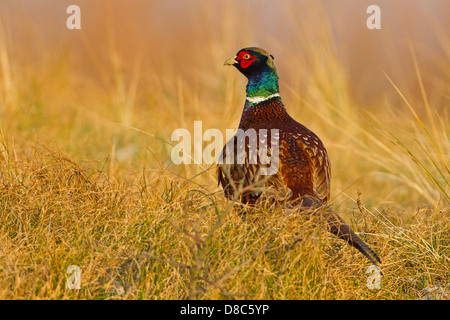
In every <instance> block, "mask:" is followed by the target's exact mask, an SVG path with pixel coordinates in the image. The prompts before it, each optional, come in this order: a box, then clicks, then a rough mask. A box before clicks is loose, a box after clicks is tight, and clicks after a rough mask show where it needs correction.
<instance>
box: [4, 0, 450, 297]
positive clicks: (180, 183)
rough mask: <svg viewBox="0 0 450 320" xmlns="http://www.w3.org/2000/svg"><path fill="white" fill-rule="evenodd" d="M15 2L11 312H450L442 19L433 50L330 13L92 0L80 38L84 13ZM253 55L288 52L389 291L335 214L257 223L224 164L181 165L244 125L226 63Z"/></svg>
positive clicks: (8, 228)
mask: <svg viewBox="0 0 450 320" xmlns="http://www.w3.org/2000/svg"><path fill="white" fill-rule="evenodd" d="M357 2H358V3H359V4H356V3H357ZM381 2H383V1H381ZM16 3H20V1H18V2H14V1H5V2H2V4H0V129H1V132H0V219H1V221H0V298H2V299H187V298H191V299H195V298H196V299H419V298H445V297H447V298H448V294H449V293H448V292H449V291H450V287H449V284H450V239H449V238H450V236H449V235H450V222H449V221H450V219H449V216H450V202H449V200H450V199H449V194H450V187H449V182H450V172H449V169H448V163H449V154H450V134H449V130H448V125H449V123H450V122H449V119H450V115H449V108H448V105H449V102H450V86H449V80H450V69H449V66H450V64H449V62H450V51H449V46H450V37H449V34H448V32H446V30H449V28H448V25H447V26H446V25H445V24H443V23H446V22H443V21H442V20H439V19H438V18H436V17H435V16H433V14H430V13H429V11H427V10H428V9H427V10H423V12H424V13H423V15H422V16H421V20H420V22H421V26H422V27H425V28H426V29H427V30H429V32H430V34H431V35H432V36H433V38H434V39H436V41H435V42H433V43H432V44H430V43H428V42H427V43H426V42H421V40H423V39H419V38H414V33H412V35H413V36H412V38H408V37H406V36H405V35H404V34H402V33H401V32H400V31H399V30H403V29H402V28H400V27H405V25H407V21H406V20H405V21H403V23H404V25H401V26H400V27H399V26H396V25H395V23H394V22H393V21H395V19H394V18H393V16H391V18H389V15H388V14H386V15H384V16H386V20H383V21H384V22H383V23H384V24H383V28H384V29H382V30H387V32H386V31H375V32H378V33H369V31H367V30H365V24H364V23H365V20H364V19H362V20H361V21H362V25H361V26H359V27H358V28H360V29H358V28H354V26H352V25H351V24H350V25H349V24H348V23H347V24H345V23H343V22H342V21H340V20H341V19H344V18H345V15H344V13H345V12H346V10H343V9H342V8H341V9H340V10H341V11H339V8H334V7H333V5H332V4H331V2H327V1H323V2H322V4H321V5H317V4H315V5H311V4H307V2H299V3H291V2H282V3H281V4H280V5H278V6H277V8H276V9H275V8H270V7H269V9H274V10H272V11H271V10H268V9H267V8H266V9H265V8H264V7H260V6H255V4H254V3H253V2H248V3H247V2H246V4H245V5H243V6H242V7H241V4H240V2H237V1H236V2H231V1H230V2H229V1H227V2H225V3H214V4H211V2H201V1H198V2H194V4H192V6H189V7H186V8H181V9H180V8H178V10H174V7H171V6H170V5H168V4H162V3H160V2H157V1H154V2H145V3H144V2H138V1H131V2H130V3H131V4H129V5H127V6H125V5H116V4H114V5H113V4H111V3H112V2H109V1H96V4H92V3H89V1H80V6H81V8H82V14H83V16H82V17H83V18H82V30H79V31H68V30H67V29H65V19H66V17H67V15H66V14H65V8H66V7H67V6H68V5H69V4H72V3H69V1H68V2H65V1H58V6H56V7H55V6H54V2H52V1H42V8H41V10H46V11H45V12H46V14H45V15H41V16H40V15H33V14H32V13H31V12H30V10H31V9H32V8H31V7H28V6H27V5H23V6H21V5H17V4H16ZM333 3H334V2H333ZM383 3H384V5H385V6H388V4H387V2H383ZM399 3H400V2H399ZM200 4H202V5H200ZM354 4H355V6H356V8H359V7H358V6H360V7H361V8H362V12H363V13H365V8H363V7H364V4H361V1H356V2H355V3H354ZM370 4H371V3H370ZM441 5H442V6H443V8H447V9H448V8H449V5H448V4H447V3H442V4H441ZM366 7H367V6H366ZM344 9H345V8H344ZM403 9H404V8H403V7H402V6H401V4H397V5H393V7H392V10H393V11H394V12H395V10H397V12H402V10H403ZM336 10H337V11H336ZM355 10H356V9H355ZM429 10H430V11H431V12H432V13H434V11H432V9H429ZM180 11H181V12H182V13H181V12H180ZM267 11H271V12H267ZM442 11H445V10H444V9H442ZM5 12H7V13H8V15H6V14H4V13H5ZM43 12H44V11H42V12H41V13H43ZM255 12H256V14H257V15H259V16H260V17H262V18H261V19H263V20H262V21H264V19H267V24H268V26H265V27H264V26H262V25H261V21H259V22H258V20H257V19H256V18H254V16H255ZM330 12H333V14H330ZM411 12H412V13H411V14H412V15H413V16H414V17H415V18H417V16H418V15H419V16H420V14H419V13H420V12H422V11H421V10H420V8H414V6H413V8H412V9H411ZM250 13H252V14H250ZM269 13H272V14H273V15H274V20H273V21H272V20H269V19H268V17H270V15H269ZM348 14H355V12H354V11H352V10H350V11H348ZM148 15H150V16H151V19H150V18H148ZM391 15H393V13H391ZM356 16H357V15H356ZM42 17H45V19H43V18H42ZM169 17H170V18H171V19H169ZM249 17H253V18H249ZM300 17H301V19H300ZM363 17H366V15H365V14H363ZM275 18H276V19H275ZM277 19H278V20H277ZM405 19H406V18H405ZM166 20H167V21H166ZM332 20H338V22H336V21H334V22H333V21H332ZM344 20H345V19H344ZM339 21H340V23H339ZM445 21H446V20H445ZM336 25H337V26H339V28H341V29H339V28H337V29H336ZM260 29H263V30H264V32H263V35H261V32H260ZM350 29H351V30H356V31H355V33H354V34H353V37H352V38H350V37H349V36H348V35H346V34H347V33H346V31H347V30H350ZM339 30H341V31H339ZM391 37H396V39H400V40H399V41H392V38H391ZM349 38H350V40H349ZM354 41H359V42H360V43H361V44H360V45H356V46H352V43H353V42H354ZM371 41H372V42H376V43H379V44H380V45H379V48H376V46H372V47H370V48H371V49H372V51H371V52H368V51H367V50H368V49H367V47H368V46H369V45H370V43H371ZM359 42H358V43H359ZM247 45H258V46H261V47H265V48H266V49H268V50H269V51H271V52H273V54H274V55H275V57H276V59H275V62H276V65H277V67H278V70H279V75H280V86H281V94H282V96H283V99H284V102H285V104H286V106H287V109H288V111H289V112H290V113H291V114H292V115H293V116H294V118H296V119H298V120H299V121H300V122H302V123H304V124H305V125H306V126H308V127H309V128H311V129H312V130H314V131H315V132H316V133H317V134H318V135H319V136H320V137H321V139H322V140H323V141H324V143H325V145H326V147H327V149H328V152H329V154H330V158H331V162H332V170H333V180H332V202H331V206H332V207H333V208H334V209H336V210H337V211H338V212H339V214H341V215H342V216H343V218H344V219H345V220H346V221H347V222H348V223H349V224H350V225H351V226H352V228H353V229H354V230H355V231H356V232H357V233H358V234H359V235H360V236H361V237H362V238H363V239H364V240H365V241H366V242H367V243H368V244H369V245H370V246H371V247H372V248H374V249H375V251H376V252H377V253H378V255H379V256H380V257H381V259H382V261H383V264H382V265H381V268H382V270H383V274H384V276H383V277H382V278H381V288H380V289H379V290H377V289H372V290H371V289H368V287H367V286H366V283H367V278H368V276H369V274H366V269H367V267H368V266H369V264H368V263H367V261H366V260H365V258H364V257H363V256H362V255H361V254H359V253H358V252H357V251H355V250H354V249H352V248H350V247H349V246H348V245H346V244H345V243H343V242H342V241H340V240H338V239H336V238H335V237H333V236H331V235H329V234H327V233H326V232H325V228H323V226H322V225H321V223H320V219H318V218H317V219H310V220H308V219H305V217H304V215H302V214H300V213H298V212H295V211H285V210H282V209H280V208H273V207H271V206H269V205H268V206H266V207H263V208H259V209H258V210H256V212H253V213H251V214H248V215H246V216H240V215H238V210H237V209H235V208H233V206H232V203H230V202H228V201H226V200H225V199H224V197H223V194H222V192H221V190H220V189H219V188H218V187H217V182H216V180H215V172H214V167H213V166H207V165H185V166H176V165H174V164H172V163H171V160H170V154H171V143H172V144H173V142H171V141H170V136H171V133H172V131H173V130H174V129H177V128H186V129H188V130H192V129H193V121H194V120H202V121H203V130H206V129H208V128H219V129H221V130H222V131H223V132H224V131H225V129H226V128H236V126H237V124H238V121H239V117H240V113H241V111H242V104H243V100H244V95H245V92H244V85H245V81H244V79H243V77H242V76H241V75H239V74H238V72H237V71H236V70H231V69H224V68H223V67H222V64H223V61H224V60H225V59H226V58H228V57H230V56H232V55H234V54H235V52H236V51H237V50H238V49H240V48H241V47H244V46H247ZM369 51H370V50H369ZM383 71H384V72H383ZM294 243H295V245H292V244H294ZM70 265H77V266H79V267H80V269H81V272H82V274H81V288H80V289H79V290H78V289H68V287H67V283H66V282H67V279H68V277H69V276H70V275H69V274H67V273H66V271H67V268H68V267H69V266H70Z"/></svg>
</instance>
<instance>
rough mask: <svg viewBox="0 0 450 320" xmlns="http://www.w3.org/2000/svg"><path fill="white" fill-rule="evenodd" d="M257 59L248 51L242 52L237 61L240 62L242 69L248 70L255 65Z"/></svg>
mask: <svg viewBox="0 0 450 320" xmlns="http://www.w3.org/2000/svg"><path fill="white" fill-rule="evenodd" d="M255 59H256V58H255V57H254V56H252V55H251V54H250V53H248V52H247V51H241V52H240V53H239V55H238V56H237V61H239V63H240V64H241V67H242V68H244V69H245V68H248V67H249V66H250V65H251V64H252V63H253V61H255Z"/></svg>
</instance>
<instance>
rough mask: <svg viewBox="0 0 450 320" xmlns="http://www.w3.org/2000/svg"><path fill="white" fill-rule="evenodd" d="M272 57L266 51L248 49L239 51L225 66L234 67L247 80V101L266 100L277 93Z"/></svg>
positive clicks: (254, 48) (276, 78)
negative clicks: (255, 98) (250, 99)
mask: <svg viewBox="0 0 450 320" xmlns="http://www.w3.org/2000/svg"><path fill="white" fill-rule="evenodd" d="M273 60H274V57H273V56H272V55H271V54H269V53H268V52H267V51H266V50H263V49H260V48H256V47H250V48H244V49H241V50H239V52H238V53H237V54H236V56H234V57H233V58H231V59H228V60H227V61H225V65H229V66H235V67H236V68H237V69H238V70H239V71H240V72H241V73H242V74H243V75H245V76H246V77H247V79H248V84H247V99H248V98H254V97H260V98H267V97H271V96H274V95H276V94H278V93H279V87H278V75H277V69H276V68H275V65H274V64H273Z"/></svg>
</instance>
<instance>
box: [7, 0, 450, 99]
mask: <svg viewBox="0 0 450 320" xmlns="http://www.w3.org/2000/svg"><path fill="white" fill-rule="evenodd" d="M71 4H77V5H79V6H80V8H81V12H82V30H79V31H69V30H67V28H66V26H65V25H66V19H67V17H68V14H67V13H66V8H67V7H68V6H69V5H71ZM317 4H319V6H318V5H317ZM372 4H377V5H379V6H380V8H381V19H382V21H381V26H382V29H381V30H368V29H367V28H366V19H367V18H368V14H367V13H366V9H367V7H368V6H369V5H372ZM317 7H320V10H318V9H317ZM449 17H450V1H448V0H395V1H392V0H376V1H374V0H370V1H367V0H340V1H337V0H322V1H305V0H304V1H298V0H297V1H294V0H284V1H269V0H246V1H236V0H234V1H206V0H164V1H162V0H161V1H145V0H127V1H118V0H115V1H105V0H96V1H92V0H83V1H75V0H72V1H66V0H2V1H1V2H0V19H1V20H0V22H1V26H3V29H4V30H5V33H6V34H7V36H8V37H9V38H10V39H11V40H9V43H8V46H10V47H11V49H10V50H11V51H12V53H13V54H21V55H22V56H23V58H24V59H25V60H26V59H28V61H24V63H29V64H30V66H32V65H33V63H39V60H40V59H41V57H40V55H41V53H42V52H48V51H50V52H52V51H54V52H60V50H66V51H70V52H71V53H72V54H75V53H77V54H79V56H80V57H79V60H80V61H81V62H80V68H83V66H84V67H85V68H87V70H92V64H95V62H94V60H95V59H102V54H103V55H104V56H106V55H107V51H108V50H110V48H111V41H112V40H111V39H113V38H114V40H113V41H114V43H115V45H116V47H117V48H118V50H119V51H120V53H121V57H124V58H125V60H126V61H132V60H133V59H135V58H136V56H140V57H142V59H143V61H144V63H146V64H148V65H149V67H150V66H151V65H152V64H164V63H167V70H169V69H176V70H178V71H179V72H180V74H183V72H184V71H185V70H187V69H189V68H194V67H195V68H203V67H205V66H204V65H203V61H202V59H200V58H198V57H201V56H202V54H203V53H204V50H205V47H206V48H209V50H210V51H211V52H213V57H212V60H211V58H210V59H209V61H208V63H210V64H211V65H212V66H217V67H219V66H220V63H221V62H222V61H223V60H225V59H226V58H227V57H228V56H230V55H233V54H234V53H235V52H236V51H237V50H238V49H240V48H242V47H245V46H261V47H264V48H266V49H267V50H269V51H270V52H271V53H272V54H273V55H274V56H275V57H276V58H277V57H283V58H288V57H289V56H290V55H292V54H298V55H301V54H302V51H303V49H302V46H303V41H304V39H302V38H301V36H300V33H299V32H298V31H299V30H303V31H304V30H306V33H310V35H311V38H309V39H308V41H314V37H317V41H318V42H320V40H321V39H320V36H321V31H320V30H321V29H322V28H323V27H324V26H329V29H330V30H331V32H332V36H333V40H334V44H335V47H336V51H337V54H338V56H339V58H340V59H341V61H342V64H343V66H344V67H345V69H346V70H347V71H348V73H349V76H350V77H351V79H352V81H353V83H354V86H355V92H356V93H357V95H358V92H360V91H361V90H359V89H358V86H361V87H362V86H367V85H368V84H371V83H373V86H374V87H375V88H377V87H380V88H381V86H382V85H384V84H385V83H386V80H385V78H384V76H383V74H382V71H388V72H390V74H391V75H392V76H394V77H395V76H396V75H398V76H403V77H404V79H406V80H407V79H409V78H410V74H408V73H407V71H408V70H410V69H411V66H412V65H411V54H410V49H409V42H411V43H412V44H413V45H414V48H415V50H416V53H417V54H418V57H419V62H420V65H421V67H422V68H423V71H424V77H425V79H426V78H427V74H439V73H440V72H444V71H443V70H442V68H441V67H440V66H441V65H442V62H443V61H442V59H445V58H443V57H445V56H447V58H448V56H449V52H450V49H449V46H450V45H449V42H448V37H449V32H448V31H449V30H450V19H449ZM440 32H441V34H439V33H440ZM304 33H305V32H303V33H302V34H304ZM443 35H444V37H447V38H446V39H445V38H443ZM311 39H312V40H311ZM445 40H447V41H445ZM293 50H295V52H292V51H293ZM305 50H306V49H305ZM211 52H209V53H208V54H211ZM214 53H215V54H214ZM95 55H96V57H94V56H95ZM279 59H281V58H279ZM188 62H191V63H190V64H189V63H188ZM444 62H445V60H444ZM447 62H448V60H447ZM324 63H326V62H325V61H324ZM277 65H278V66H279V70H280V72H281V73H283V72H284V70H286V68H289V64H287V63H284V64H280V63H277ZM172 72H175V71H173V70H172ZM447 78H448V76H447ZM374 92H376V90H374ZM368 94H369V93H368ZM371 94H374V93H373V92H372V93H371ZM361 95H362V96H361V97H360V98H361V99H364V94H361Z"/></svg>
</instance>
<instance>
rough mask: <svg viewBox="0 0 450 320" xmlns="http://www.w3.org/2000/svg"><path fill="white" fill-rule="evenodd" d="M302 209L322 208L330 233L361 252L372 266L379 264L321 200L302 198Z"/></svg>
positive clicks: (376, 256) (379, 261)
mask: <svg viewBox="0 0 450 320" xmlns="http://www.w3.org/2000/svg"><path fill="white" fill-rule="evenodd" d="M302 207H305V208H310V209H318V208H322V209H323V210H321V212H322V213H323V215H324V217H325V218H326V220H327V223H328V227H329V229H330V232H331V233H332V234H334V235H336V236H337V237H339V238H340V239H342V240H345V241H346V242H347V243H348V244H350V245H351V246H352V247H354V248H356V249H358V250H359V252H361V253H362V254H363V255H364V256H365V257H366V258H367V259H369V260H370V262H372V263H373V264H375V265H376V264H377V263H381V260H380V258H379V257H378V255H377V254H376V253H375V251H373V250H372V249H371V248H370V247H369V246H368V245H367V244H365V243H364V241H362V240H361V239H360V238H359V237H358V236H357V235H356V234H355V233H354V232H353V230H352V229H351V228H350V227H349V226H348V225H347V224H346V223H345V222H344V220H342V218H341V217H339V216H338V215H337V214H336V213H335V212H334V211H333V210H331V209H330V208H329V207H327V206H326V205H325V204H324V203H323V202H322V201H321V200H319V199H318V198H316V197H314V196H305V197H303V198H302Z"/></svg>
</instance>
